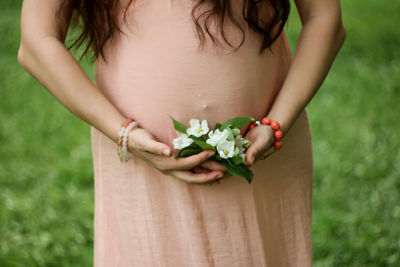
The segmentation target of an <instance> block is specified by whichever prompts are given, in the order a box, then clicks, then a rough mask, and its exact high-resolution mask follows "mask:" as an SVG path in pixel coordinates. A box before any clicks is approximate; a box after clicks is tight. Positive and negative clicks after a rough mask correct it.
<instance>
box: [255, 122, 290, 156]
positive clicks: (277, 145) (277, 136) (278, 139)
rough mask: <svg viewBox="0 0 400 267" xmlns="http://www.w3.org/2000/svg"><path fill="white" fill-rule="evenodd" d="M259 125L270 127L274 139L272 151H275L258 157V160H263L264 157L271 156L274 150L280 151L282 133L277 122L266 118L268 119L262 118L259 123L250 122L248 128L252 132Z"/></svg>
mask: <svg viewBox="0 0 400 267" xmlns="http://www.w3.org/2000/svg"><path fill="white" fill-rule="evenodd" d="M261 124H264V125H269V126H271V128H272V130H274V138H275V142H274V149H275V150H274V151H272V152H271V153H269V154H267V155H264V156H261V157H260V159H265V158H266V157H268V156H269V155H271V154H272V153H273V152H275V151H276V150H279V149H281V147H282V141H281V139H282V137H283V133H282V131H281V130H280V125H279V122H277V121H271V119H270V118H268V117H264V118H262V119H261V122H260V121H254V122H251V124H250V126H249V129H250V130H252V129H253V128H254V127H256V126H259V125H261Z"/></svg>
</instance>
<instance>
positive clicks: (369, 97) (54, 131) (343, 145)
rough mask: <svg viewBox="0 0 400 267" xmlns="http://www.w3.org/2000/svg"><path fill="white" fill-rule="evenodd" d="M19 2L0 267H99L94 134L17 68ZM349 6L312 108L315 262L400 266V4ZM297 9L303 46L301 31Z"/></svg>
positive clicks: (358, 1) (293, 30) (10, 21)
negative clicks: (343, 33) (340, 42)
mask: <svg viewBox="0 0 400 267" xmlns="http://www.w3.org/2000/svg"><path fill="white" fill-rule="evenodd" d="M20 5H21V1H20V0H18V1H13V0H2V1H1V2H0V36H1V42H0V121H1V124H0V266H90V265H92V264H93V259H92V256H93V170H92V162H91V154H90V135H89V126H88V125H87V124H85V123H83V122H82V121H80V120H79V119H78V118H76V117H74V116H73V115H72V114H71V113H69V112H68V111H67V110H66V109H65V108H64V107H63V106H61V105H60V104H59V103H58V102H57V101H56V100H55V99H54V98H53V96H51V95H50V94H49V93H48V92H47V91H46V90H45V89H44V88H43V87H42V86H40V85H39V84H38V83H37V82H36V81H35V80H34V79H33V78H32V77H30V76H29V74H27V73H26V72H25V71H24V70H23V69H22V67H20V66H19V64H18V63H17V60H16V55H17V49H18V43H19V19H20V15H19V14H20ZM342 7H343V16H344V22H345V26H346V29H347V40H346V42H345V44H344V46H343V48H342V50H341V52H340V54H339V56H338V58H337V59H336V61H335V63H334V65H333V67H332V70H331V72H330V74H329V76H328V78H327V79H326V81H325V83H324V84H323V86H322V87H321V89H320V90H319V91H318V93H317V94H316V95H315V97H314V98H313V100H312V101H311V103H310V104H309V106H308V111H309V116H310V121H311V128H312V135H313V149H314V160H315V183H314V207H313V227H312V235H313V258H314V263H315V266H398V265H399V262H400V253H398V252H399V251H400V227H398V226H399V225H400V195H399V194H400V193H399V192H400V131H399V130H400V127H399V117H400V106H399V103H400V49H399V47H400V35H399V34H398V25H400V17H399V16H398V10H400V1H391V2H390V5H389V3H386V4H384V2H383V1H375V0H346V1H342ZM292 11H293V12H292V15H291V18H290V21H289V24H288V26H289V27H288V28H287V32H288V37H289V40H290V44H291V46H292V48H293V49H294V47H295V43H296V39H297V34H298V31H299V29H300V24H299V21H298V17H297V15H296V12H295V8H294V6H293V10H292ZM84 67H85V69H86V70H87V71H88V73H89V74H90V76H91V77H93V68H92V67H90V66H89V65H88V64H86V63H84Z"/></svg>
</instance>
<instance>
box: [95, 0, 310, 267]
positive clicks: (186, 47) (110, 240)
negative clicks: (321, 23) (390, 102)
mask: <svg viewBox="0 0 400 267" xmlns="http://www.w3.org/2000/svg"><path fill="white" fill-rule="evenodd" d="M192 2H193V1H190V0H162V1H161V0H138V1H137V2H136V5H135V6H134V7H133V8H132V9H131V11H130V14H131V15H133V16H130V17H128V22H133V23H132V25H131V27H130V28H128V27H127V26H126V25H125V26H124V27H123V29H124V31H125V32H126V35H124V34H121V35H120V36H119V38H118V39H116V40H115V41H114V42H109V44H108V46H107V47H106V56H107V60H108V61H107V62H104V61H103V60H101V59H98V60H97V62H96V83H97V85H98V88H99V90H101V91H102V92H103V93H104V95H105V96H106V97H107V98H108V99H109V100H110V101H111V102H112V103H113V104H114V105H115V106H116V107H117V108H118V109H119V110H120V112H121V113H122V114H123V115H125V116H126V117H132V118H134V119H135V120H136V121H137V122H138V124H139V126H140V127H141V128H144V129H146V130H148V131H149V132H151V133H152V134H153V135H154V136H155V137H156V138H157V139H158V140H159V141H161V142H164V143H166V144H168V145H170V147H171V148H173V144H172V140H173V138H175V137H177V134H176V132H175V129H174V127H173V124H172V121H171V119H170V118H169V116H168V115H171V116H172V117H174V118H175V119H177V120H179V121H181V122H184V123H186V125H188V124H189V120H190V119H191V118H198V119H200V120H203V119H206V120H207V121H208V122H209V125H210V126H211V127H213V126H214V125H215V123H216V122H223V121H225V120H227V119H229V118H233V117H237V116H252V117H254V118H255V119H257V120H260V119H261V118H262V117H263V116H265V114H267V113H268V110H269V109H270V107H271V104H272V103H273V101H274V97H275V96H276V95H277V93H278V92H279V90H280V88H281V85H282V82H283V80H284V78H285V75H286V73H287V70H288V67H289V64H290V61H291V52H290V49H289V46H288V42H287V39H286V36H285V34H284V33H283V34H282V35H281V36H280V37H279V39H278V40H277V41H276V42H275V43H274V45H273V46H272V51H273V53H272V52H271V51H269V50H268V49H267V50H264V52H263V53H262V54H258V49H259V46H260V41H261V38H260V36H259V35H258V34H256V33H254V32H253V31H251V30H250V29H249V28H248V27H247V24H243V25H244V26H245V30H246V31H245V33H246V39H245V43H244V44H243V46H242V47H241V48H240V49H239V50H238V51H236V52H234V53H232V50H231V49H230V48H229V46H228V45H227V44H226V43H224V42H223V41H221V43H222V44H223V46H224V49H222V48H220V47H218V46H215V45H212V43H211V41H210V40H209V39H208V40H207V42H206V47H205V49H203V50H201V49H198V42H199V40H198V38H197V35H196V32H195V27H194V24H193V23H192V21H191V15H190V12H191V10H192ZM232 2H234V1H232ZM235 3H239V2H235ZM235 6H236V8H237V9H238V8H241V6H239V4H237V5H236V4H235ZM225 27H226V32H227V35H228V37H229V38H230V40H231V41H232V43H233V44H234V45H235V46H236V45H237V44H238V43H239V42H240V40H241V35H240V32H239V30H237V29H236V28H235V27H234V26H232V25H231V24H228V23H227V24H226V25H225ZM217 36H218V35H217ZM219 38H220V37H219ZM220 40H222V39H220ZM91 138H92V152H93V164H94V176H95V235H94V240H95V242H94V263H95V266H112V267H116V266H143V267H148V266H171V267H172V266H174V267H175V266H191V267H205V266H217V267H225V266H237V267H247V266H273V267H275V266H311V235H310V228H311V211H312V209H311V207H312V183H313V157H312V145H311V134H310V127H309V121H308V116H307V112H306V110H304V111H303V112H302V113H301V114H300V116H299V117H298V118H297V120H296V122H295V123H294V124H293V126H292V127H291V129H290V131H289V132H288V133H287V135H286V136H285V137H284V139H283V147H282V149H281V150H279V151H277V152H275V153H274V154H272V155H271V156H270V157H268V158H267V159H265V160H259V161H257V162H256V164H255V165H253V166H252V167H251V168H252V171H253V173H254V179H253V182H252V183H251V184H248V183H247V181H246V180H245V179H244V178H240V177H236V176H233V177H230V178H227V179H224V180H221V183H220V184H217V183H214V184H213V185H211V186H206V185H198V184H189V183H186V182H184V181H181V180H178V179H176V178H174V177H171V176H167V175H164V174H163V173H161V172H160V171H158V170H157V169H155V168H153V167H151V166H150V165H149V164H147V163H146V162H145V161H143V160H141V159H140V158H136V157H135V158H134V159H133V160H131V161H129V162H128V163H123V164H122V163H120V161H119V159H118V155H117V150H116V144H115V143H114V142H113V141H112V140H111V139H108V137H106V136H105V135H103V134H102V133H101V132H99V131H98V130H97V129H95V128H93V127H92V128H91Z"/></svg>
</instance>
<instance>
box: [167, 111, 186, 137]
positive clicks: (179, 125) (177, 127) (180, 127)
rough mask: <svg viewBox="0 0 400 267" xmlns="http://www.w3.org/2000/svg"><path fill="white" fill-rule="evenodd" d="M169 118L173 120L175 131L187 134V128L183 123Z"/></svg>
mask: <svg viewBox="0 0 400 267" xmlns="http://www.w3.org/2000/svg"><path fill="white" fill-rule="evenodd" d="M168 116H169V117H170V118H171V119H172V121H173V123H174V128H175V130H177V131H178V132H181V133H184V134H186V129H187V127H186V126H185V125H184V124H183V123H181V122H179V121H177V120H175V119H174V118H172V117H171V116H170V115H168Z"/></svg>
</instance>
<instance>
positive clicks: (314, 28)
mask: <svg viewBox="0 0 400 267" xmlns="http://www.w3.org/2000/svg"><path fill="white" fill-rule="evenodd" d="M344 39H345V30H344V28H343V26H342V24H341V22H340V23H339V21H338V20H336V19H334V18H329V17H326V18H325V17H317V18H315V19H311V20H310V21H308V22H307V23H305V24H304V25H303V28H302V30H301V33H300V36H299V41H298V44H297V48H296V51H295V54H294V57H293V59H292V62H291V65H290V67H289V70H288V73H287V76H286V79H285V81H284V83H283V85H282V88H281V90H280V92H279V94H278V95H277V97H276V98H275V101H274V103H273V105H272V107H271V109H270V111H269V113H268V115H267V116H268V117H270V118H271V119H272V120H277V121H278V122H279V123H280V125H281V130H282V132H283V134H284V135H285V134H286V133H287V132H288V131H289V129H290V127H291V126H292V124H293V123H294V121H295V120H296V118H297V117H298V116H299V115H300V113H301V112H302V111H303V110H304V109H305V107H306V106H307V105H308V103H309V102H310V101H311V99H312V98H313V96H314V95H315V94H316V92H317V91H318V89H319V87H320V86H321V84H322V82H323V81H324V79H325V78H326V76H327V74H328V72H329V69H330V67H331V65H332V63H333V60H334V58H335V57H336V55H337V53H338V51H339V49H340V47H341V46H342V44H343V42H344Z"/></svg>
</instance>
